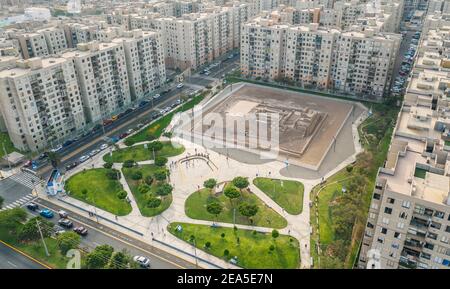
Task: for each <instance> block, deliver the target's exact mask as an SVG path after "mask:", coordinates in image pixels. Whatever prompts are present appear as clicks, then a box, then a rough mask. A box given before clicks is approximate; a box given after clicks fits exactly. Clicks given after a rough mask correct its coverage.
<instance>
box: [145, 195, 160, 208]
mask: <svg viewBox="0 0 450 289" xmlns="http://www.w3.org/2000/svg"><path fill="white" fill-rule="evenodd" d="M159 205H161V199H159V198H155V197H150V198H149V199H148V201H147V207H149V208H157V207H159Z"/></svg>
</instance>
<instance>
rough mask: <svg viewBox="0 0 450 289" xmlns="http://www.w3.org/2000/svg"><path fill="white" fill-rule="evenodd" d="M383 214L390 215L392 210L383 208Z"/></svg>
mask: <svg viewBox="0 0 450 289" xmlns="http://www.w3.org/2000/svg"><path fill="white" fill-rule="evenodd" d="M384 213H386V214H389V215H390V214H392V208H389V207H385V208H384Z"/></svg>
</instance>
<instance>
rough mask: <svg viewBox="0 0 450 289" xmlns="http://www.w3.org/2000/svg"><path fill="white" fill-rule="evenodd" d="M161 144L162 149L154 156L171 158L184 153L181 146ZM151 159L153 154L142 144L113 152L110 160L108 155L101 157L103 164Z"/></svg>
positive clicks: (168, 143)
mask: <svg viewBox="0 0 450 289" xmlns="http://www.w3.org/2000/svg"><path fill="white" fill-rule="evenodd" d="M162 144H163V148H162V149H161V150H160V151H157V152H155V156H162V157H173V156H177V155H180V154H182V153H183V152H184V147H183V146H182V145H179V147H174V146H173V145H172V143H171V142H169V141H166V142H162ZM152 159H153V152H152V151H151V150H149V149H148V148H145V147H144V145H143V144H142V145H137V146H132V147H127V148H123V149H118V150H115V151H113V152H112V158H111V155H110V154H109V153H108V154H105V155H104V156H103V160H104V161H105V162H112V163H123V162H125V161H126V160H134V161H136V162H141V161H147V160H152Z"/></svg>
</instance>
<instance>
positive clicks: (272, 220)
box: [184, 188, 287, 229]
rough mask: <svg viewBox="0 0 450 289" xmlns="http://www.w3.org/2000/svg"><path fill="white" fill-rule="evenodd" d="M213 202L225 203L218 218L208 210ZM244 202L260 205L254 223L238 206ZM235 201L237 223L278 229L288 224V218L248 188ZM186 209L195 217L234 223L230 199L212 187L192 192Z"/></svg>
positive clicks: (191, 216) (189, 214) (187, 213)
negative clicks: (243, 214) (242, 213)
mask: <svg viewBox="0 0 450 289" xmlns="http://www.w3.org/2000/svg"><path fill="white" fill-rule="evenodd" d="M211 202H220V203H221V204H222V205H223V211H222V213H220V215H218V216H217V218H216V217H215V216H214V215H211V214H210V213H208V212H207V211H206V206H207V204H208V203H211ZM242 202H247V203H250V204H256V205H258V208H259V209H258V213H257V214H256V215H255V216H254V217H253V224H252V223H251V222H250V221H249V220H248V218H247V217H244V216H242V215H241V214H240V213H239V210H238V209H237V208H238V207H239V204H240V203H242ZM233 203H234V207H235V208H236V214H235V216H236V224H241V225H254V226H258V227H269V228H277V229H280V228H284V227H286V226H287V221H286V219H284V218H283V217H282V216H280V215H279V214H278V213H277V212H275V211H274V210H273V209H271V208H269V207H267V206H266V205H265V204H264V203H263V202H262V201H261V200H260V199H259V198H258V197H257V196H255V195H254V194H252V193H249V192H248V191H247V190H243V191H242V194H241V197H240V198H238V199H236V200H234V201H233ZM184 209H185V212H186V215H187V216H188V217H190V218H193V219H198V220H206V221H217V222H224V223H233V206H232V205H231V202H230V200H229V199H228V198H227V197H226V196H225V195H224V194H223V193H220V194H219V195H217V196H215V195H214V193H212V191H211V190H210V189H206V188H205V189H201V190H199V191H197V192H195V193H193V194H191V195H190V196H189V197H188V198H187V200H186V203H185V204H184Z"/></svg>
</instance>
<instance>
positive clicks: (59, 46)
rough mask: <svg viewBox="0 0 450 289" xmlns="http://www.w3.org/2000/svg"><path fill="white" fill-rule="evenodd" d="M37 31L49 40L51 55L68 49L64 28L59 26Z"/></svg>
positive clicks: (46, 40)
mask: <svg viewBox="0 0 450 289" xmlns="http://www.w3.org/2000/svg"><path fill="white" fill-rule="evenodd" d="M36 33H38V34H41V35H44V38H45V42H47V47H48V53H49V54H50V55H53V54H57V53H61V52H62V51H64V50H66V49H67V47H68V46H67V40H66V35H65V33H64V29H62V28H59V27H50V28H45V29H41V30H37V31H36Z"/></svg>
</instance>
